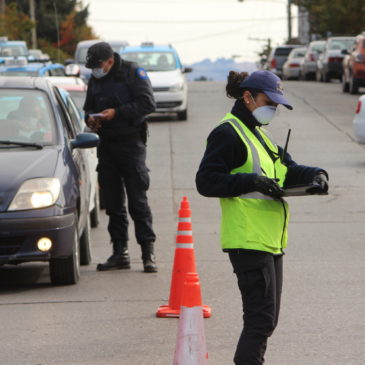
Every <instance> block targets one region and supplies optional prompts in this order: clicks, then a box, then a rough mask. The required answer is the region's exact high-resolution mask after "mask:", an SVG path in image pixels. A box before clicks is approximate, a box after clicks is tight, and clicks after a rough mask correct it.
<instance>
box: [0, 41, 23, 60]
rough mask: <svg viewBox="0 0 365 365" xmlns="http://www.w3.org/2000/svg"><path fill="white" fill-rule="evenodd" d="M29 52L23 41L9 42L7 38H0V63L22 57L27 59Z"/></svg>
mask: <svg viewBox="0 0 365 365" xmlns="http://www.w3.org/2000/svg"><path fill="white" fill-rule="evenodd" d="M28 56H29V50H28V47H27V43H26V42H24V41H9V40H8V37H0V63H3V62H4V61H5V60H6V59H9V58H15V57H23V58H25V59H28Z"/></svg>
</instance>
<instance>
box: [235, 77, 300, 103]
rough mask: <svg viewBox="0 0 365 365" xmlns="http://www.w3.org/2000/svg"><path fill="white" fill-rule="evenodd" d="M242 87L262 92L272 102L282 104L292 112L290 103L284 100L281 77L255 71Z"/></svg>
mask: <svg viewBox="0 0 365 365" xmlns="http://www.w3.org/2000/svg"><path fill="white" fill-rule="evenodd" d="M240 87H242V88H245V89H256V90H259V91H262V92H263V93H264V94H265V95H266V96H267V97H268V98H269V99H270V100H271V101H273V102H274V103H277V104H282V105H284V106H285V107H286V108H288V109H290V110H292V109H293V107H292V106H291V105H290V103H289V101H288V100H286V98H284V93H283V83H282V81H281V79H280V77H278V76H276V75H275V74H274V73H272V72H270V71H255V72H252V74H250V75H249V76H248V77H246V78H245V79H244V80H243V81H242V82H241V83H240Z"/></svg>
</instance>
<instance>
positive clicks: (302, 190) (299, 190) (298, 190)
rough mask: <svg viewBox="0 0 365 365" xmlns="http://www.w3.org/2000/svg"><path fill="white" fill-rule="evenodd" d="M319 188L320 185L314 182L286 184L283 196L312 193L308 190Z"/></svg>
mask: <svg viewBox="0 0 365 365" xmlns="http://www.w3.org/2000/svg"><path fill="white" fill-rule="evenodd" d="M319 188H320V185H319V184H316V183H310V184H300V185H292V186H287V187H286V188H285V189H284V196H303V195H313V193H310V191H311V190H312V189H313V190H317V189H319Z"/></svg>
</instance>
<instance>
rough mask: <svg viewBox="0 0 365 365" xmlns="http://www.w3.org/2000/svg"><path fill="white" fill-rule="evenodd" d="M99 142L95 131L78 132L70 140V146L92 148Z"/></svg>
mask: <svg viewBox="0 0 365 365" xmlns="http://www.w3.org/2000/svg"><path fill="white" fill-rule="evenodd" d="M98 144H99V136H98V135H97V134H95V133H79V134H78V135H77V136H76V138H75V139H73V140H71V148H72V149H73V148H92V147H96V146H97V145H98Z"/></svg>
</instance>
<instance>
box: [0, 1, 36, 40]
mask: <svg viewBox="0 0 365 365" xmlns="http://www.w3.org/2000/svg"><path fill="white" fill-rule="evenodd" d="M33 27H34V23H33V22H32V21H31V20H30V18H29V16H27V15H25V14H23V13H22V12H20V11H19V8H18V6H17V4H15V3H12V4H9V5H8V6H7V7H6V9H5V14H2V15H0V35H1V36H7V37H8V38H9V40H19V39H20V40H24V41H26V42H29V40H30V31H31V29H32V28H33Z"/></svg>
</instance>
